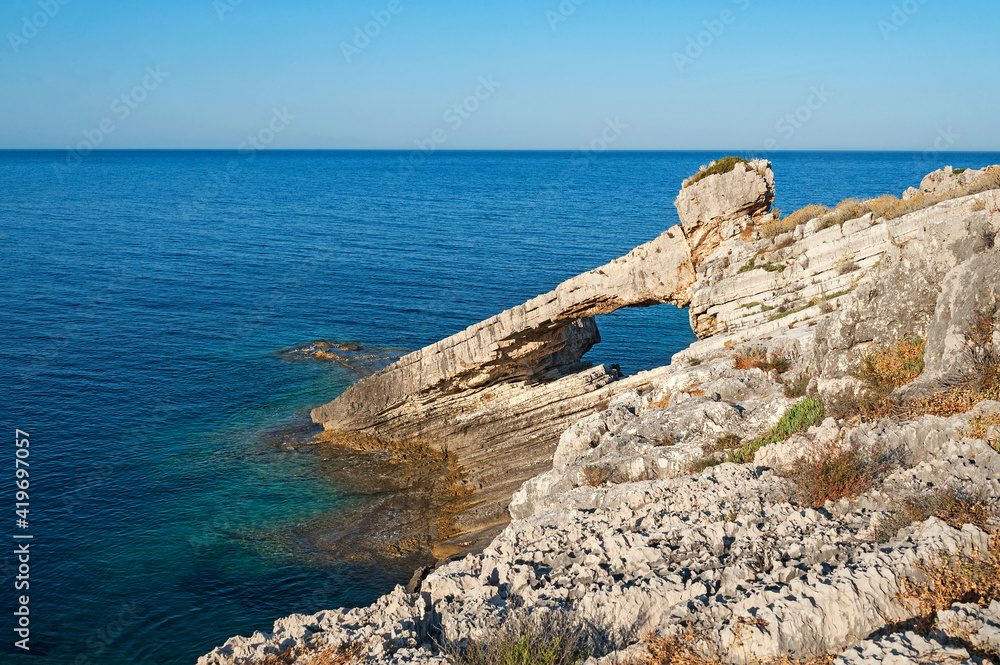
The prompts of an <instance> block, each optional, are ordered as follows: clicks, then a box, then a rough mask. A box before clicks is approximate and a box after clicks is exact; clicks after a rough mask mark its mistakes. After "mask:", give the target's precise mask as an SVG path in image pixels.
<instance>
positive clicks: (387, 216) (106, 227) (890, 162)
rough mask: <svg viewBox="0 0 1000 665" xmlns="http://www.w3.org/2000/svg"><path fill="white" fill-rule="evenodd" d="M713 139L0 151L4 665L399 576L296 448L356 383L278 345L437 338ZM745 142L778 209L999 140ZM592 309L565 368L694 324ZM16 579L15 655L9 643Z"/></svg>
mask: <svg viewBox="0 0 1000 665" xmlns="http://www.w3.org/2000/svg"><path fill="white" fill-rule="evenodd" d="M724 154H725V153H718V152H712V153H707V152H705V153H698V152H650V153H641V152H640V153H633V152H628V153H611V152H609V153H593V154H581V153H571V152H565V153H563V152H538V153H534V152H509V153H508V152H440V153H435V154H432V155H430V156H429V157H427V158H424V157H423V156H421V158H420V159H411V157H412V156H411V155H410V153H407V152H399V153H395V152H262V153H256V154H241V153H236V152H190V151H183V152H163V151H149V152H95V153H93V154H90V155H88V156H86V158H84V159H83V160H82V161H81V162H80V163H73V164H69V163H67V160H66V155H65V153H62V152H44V151H43V152H0V241H2V243H3V265H2V268H0V271H2V274H0V284H2V285H3V286H2V289H0V294H2V303H0V305H2V312H3V315H4V316H3V326H2V328H0V376H2V388H3V396H4V397H3V400H2V405H0V414H2V418H0V422H2V423H3V427H5V428H6V430H7V432H6V434H5V435H4V436H5V437H6V438H7V441H8V442H7V444H5V445H4V446H3V448H2V450H3V453H2V454H3V455H6V457H7V459H6V460H4V461H2V462H0V469H5V471H0V474H6V478H0V484H2V486H4V487H6V488H7V489H6V490H5V491H4V492H3V493H2V494H0V497H2V499H0V501H2V502H5V504H6V505H3V503H0V514H4V511H6V513H5V514H6V515H7V517H6V518H4V519H5V520H6V524H5V525H4V527H3V529H2V533H3V534H4V535H3V536H2V537H3V538H5V539H6V542H7V544H6V545H3V546H2V548H0V551H2V552H4V554H3V555H0V557H2V558H0V567H2V569H3V572H4V582H3V586H2V589H3V590H2V591H0V609H2V615H3V616H4V617H6V618H4V619H3V620H2V621H0V639H2V644H3V648H2V649H0V654H7V655H4V656H3V658H2V660H3V661H4V662H22V660H23V662H32V663H39V664H49V663H52V664H59V665H65V664H69V663H75V664H77V665H84V664H86V663H95V664H97V663H100V664H102V665H126V664H127V665H136V664H140V663H149V664H154V663H155V664H157V665H163V664H172V663H178V664H181V663H183V664H188V665H192V664H193V663H194V661H195V660H196V659H197V657H198V656H200V655H201V654H203V653H205V652H207V651H209V650H210V649H212V648H213V647H214V646H217V645H219V644H221V643H222V642H224V641H225V640H226V639H227V638H228V637H230V636H232V635H236V634H245V635H246V634H250V633H251V632H253V631H255V630H268V629H269V628H270V625H271V623H272V622H273V621H274V619H276V618H278V617H282V616H285V615H288V614H291V613H295V612H303V613H312V612H315V611H318V610H320V609H324V608H331V607H338V606H358V605H364V604H367V603H369V602H371V601H372V600H374V599H375V598H377V597H378V596H379V595H380V594H382V593H385V592H387V591H389V590H391V589H392V587H393V586H394V585H396V584H400V583H405V582H406V581H407V580H408V579H409V577H410V573H411V572H412V570H413V568H414V567H415V566H416V565H420V564H422V563H427V562H428V561H429V555H428V554H426V553H424V552H416V553H413V552H411V553H408V554H406V555H405V556H391V555H388V554H383V555H379V554H378V553H375V554H373V553H372V551H370V550H368V549H365V547H364V543H365V542H366V541H367V540H368V539H369V538H371V537H372V535H373V532H375V531H377V528H378V525H379V524H380V522H378V521H377V520H374V521H372V522H371V523H370V524H369V523H367V522H365V520H361V523H356V522H357V520H353V519H346V520H345V516H351V515H358V514H361V515H368V516H369V517H371V516H372V515H381V514H382V513H383V512H385V511H384V510H383V508H382V506H384V505H391V503H390V504H386V503H385V502H386V501H387V500H391V496H389V495H391V494H392V493H393V491H394V490H393V489H392V488H389V489H386V490H380V489H379V488H378V487H377V483H375V486H374V487H373V483H372V479H371V478H365V477H363V476H364V474H365V470H366V468H367V467H366V466H365V465H364V464H356V463H355V462H356V460H352V458H350V457H349V456H348V457H343V456H341V457H338V456H336V455H330V454H328V453H325V452H324V453H321V452H318V451H317V450H315V449H314V448H312V447H310V446H307V445H301V443H300V442H301V441H302V440H303V439H305V438H308V436H310V435H311V434H312V433H313V431H314V430H312V429H310V427H309V419H308V411H309V409H311V408H313V407H315V406H318V405H320V404H322V403H325V402H327V401H329V400H331V399H333V398H334V397H336V396H337V395H338V394H339V393H340V392H341V391H342V390H343V389H344V388H345V387H346V386H348V385H350V384H351V383H352V382H353V381H356V380H357V379H358V377H359V376H360V373H359V372H358V371H357V370H356V368H354V367H352V366H350V365H348V364H343V363H338V362H335V361H329V360H325V361H324V360H316V359H310V358H307V357H303V356H300V355H296V354H288V353H282V352H283V351H285V350H288V349H290V348H295V347H298V346H300V345H303V344H307V343H309V342H312V341H316V340H327V341H330V342H335V343H342V344H357V345H358V346H359V349H360V353H361V354H370V355H372V356H375V358H376V360H375V361H374V362H375V363H376V364H377V363H378V362H379V359H391V358H392V357H394V356H396V355H398V354H399V353H402V352H405V351H407V350H413V349H417V348H420V347H421V346H424V345H426V344H429V343H431V342H434V341H436V340H438V339H440V338H442V337H445V336H447V335H450V334H452V333H455V332H458V331H459V330H462V329H463V328H465V327H466V326H468V325H470V324H473V323H475V322H477V321H479V320H481V319H483V318H486V317H489V316H491V315H493V314H495V313H497V312H499V311H501V310H503V309H506V308H508V307H511V306H513V305H517V304H519V303H521V302H523V301H525V300H527V299H529V298H531V297H533V296H535V295H537V294H539V293H542V292H545V291H548V290H549V289H552V288H553V287H554V286H556V285H557V284H558V283H559V282H561V281H562V280H564V279H567V278H569V277H572V276H573V275H576V274H578V273H580V272H582V271H585V270H589V269H591V268H594V267H596V266H599V265H601V264H603V263H606V262H608V261H610V260H612V259H614V258H616V257H618V256H621V255H623V254H625V253H627V252H628V251H629V250H630V249H631V248H633V247H634V246H636V245H638V244H640V243H643V242H646V241H648V240H651V239H653V238H655V237H656V236H657V235H659V234H660V233H661V232H662V231H664V230H665V229H666V228H668V227H669V226H671V225H673V224H675V223H677V215H676V212H675V209H674V206H673V201H674V198H675V197H676V195H677V191H678V189H679V187H680V183H681V181H682V179H683V178H684V177H686V176H688V175H690V174H692V173H694V172H695V171H696V170H697V169H698V168H699V166H701V165H703V164H707V163H708V162H709V161H710V160H711V159H713V158H715V157H720V156H723V155H724ZM769 158H770V159H772V161H773V162H774V170H775V173H776V180H777V202H776V205H777V206H778V207H780V208H781V209H783V210H784V211H785V212H786V213H788V212H791V211H793V210H795V209H797V208H799V207H801V206H803V205H805V204H807V203H825V204H828V205H829V204H835V203H837V202H838V201H840V200H841V199H844V198H847V197H850V196H858V197H867V196H877V195H880V194H883V193H886V192H891V193H895V194H897V195H898V194H899V193H900V192H901V191H902V190H904V189H905V188H906V187H909V186H912V185H917V184H918V183H919V182H920V179H921V177H922V176H923V175H924V174H926V173H927V172H929V171H932V170H934V169H936V168H939V167H940V166H943V165H944V164H953V165H954V166H956V167H959V166H965V167H980V166H984V165H987V164H992V163H998V162H1000V153H992V154H985V153H975V154H968V153H966V154H962V153H946V154H928V153H859V152H851V153H827V152H823V153H783V152H781V153H773V154H771V155H769ZM598 325H599V327H600V330H601V335H602V337H603V340H604V341H603V343H602V344H600V345H599V346H597V347H595V348H594V350H593V351H591V353H590V354H589V355H588V358H589V359H590V360H592V361H593V362H595V363H599V362H607V363H617V364H619V365H621V367H622V370H623V371H624V372H626V373H633V372H636V371H639V370H642V369H647V368H651V367H655V366H658V365H662V364H665V363H667V362H668V361H669V359H670V357H671V355H672V354H673V353H675V352H677V351H679V350H681V349H682V348H684V347H685V346H686V345H687V344H689V343H690V342H691V341H693V336H692V334H691V332H690V328H689V326H688V320H687V313H686V312H685V311H682V310H678V309H676V308H674V307H671V306H667V305H664V306H661V307H654V308H648V309H642V310H634V311H625V312H618V313H615V314H611V315H608V316H603V317H601V318H600V319H599V320H598ZM384 361H385V360H382V362H384ZM16 429H20V430H22V431H24V432H27V433H28V435H29V440H30V448H29V450H30V455H29V457H28V458H27V461H28V462H29V464H30V467H29V471H30V491H29V500H28V503H29V504H30V506H29V510H30V513H28V514H27V518H28V519H27V522H28V526H27V527H26V528H23V529H21V528H18V527H17V526H16V523H15V520H16V519H18V516H16V515H15V512H14V511H15V505H14V504H15V495H14V491H15V487H14V482H15V477H14V473H15V471H14V459H15V450H16V448H15V445H14V439H15V430H16ZM366 509H367V511H368V512H365V510H366ZM387 510H388V509H387ZM359 511H360V512H359ZM14 535H31V536H32V539H31V540H30V541H26V540H22V541H15V540H14V538H13V536H14ZM18 542H30V564H29V566H30V573H29V575H28V577H29V580H28V581H29V583H30V590H29V591H15V590H14V584H15V581H16V578H15V576H16V575H18V572H17V569H16V565H17V562H16V561H15V557H14V556H13V551H14V548H15V546H16V543H18ZM22 594H24V595H29V599H30V602H29V606H30V631H31V633H30V646H31V651H30V654H31V655H32V656H34V658H30V657H17V656H16V655H15V656H11V655H10V654H19V653H21V652H20V651H19V650H18V649H16V648H14V646H13V642H14V640H15V639H16V636H15V633H14V627H15V623H14V618H13V616H12V614H13V612H14V610H15V609H16V608H17V606H18V605H17V604H15V598H16V596H18V595H22Z"/></svg>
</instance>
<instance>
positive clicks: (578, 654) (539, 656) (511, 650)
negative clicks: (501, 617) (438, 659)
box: [444, 611, 589, 665]
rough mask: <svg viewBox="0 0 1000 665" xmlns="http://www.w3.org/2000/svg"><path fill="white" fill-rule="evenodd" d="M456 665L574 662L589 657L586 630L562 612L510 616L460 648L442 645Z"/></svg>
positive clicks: (559, 664) (563, 664) (569, 664)
mask: <svg viewBox="0 0 1000 665" xmlns="http://www.w3.org/2000/svg"><path fill="white" fill-rule="evenodd" d="M444 651H445V653H446V654H447V655H448V656H449V657H450V659H451V660H452V661H453V662H455V663H457V664H458V665H577V664H578V663H582V662H583V661H585V660H586V659H587V658H588V657H589V653H588V650H587V639H586V633H585V631H584V630H583V629H582V628H580V627H578V626H577V625H576V624H574V623H572V621H571V619H570V617H569V616H568V615H566V614H564V613H557V612H552V611H550V612H545V613H544V614H541V616H531V615H528V614H526V613H524V612H523V611H519V612H517V613H516V614H514V615H512V616H511V617H509V618H508V619H507V620H506V621H504V623H503V624H501V625H500V626H499V627H498V628H497V629H496V630H495V631H494V632H493V634H491V635H489V636H488V637H486V638H485V639H483V640H479V641H474V642H471V643H470V644H468V645H467V646H465V647H464V648H460V647H459V646H458V645H454V644H451V645H445V647H444Z"/></svg>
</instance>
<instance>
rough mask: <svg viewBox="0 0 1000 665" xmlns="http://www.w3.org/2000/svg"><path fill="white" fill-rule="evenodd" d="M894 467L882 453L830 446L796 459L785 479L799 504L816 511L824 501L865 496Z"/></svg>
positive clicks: (880, 451) (860, 447)
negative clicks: (796, 495)
mask: <svg viewBox="0 0 1000 665" xmlns="http://www.w3.org/2000/svg"><path fill="white" fill-rule="evenodd" d="M896 465H897V463H896V462H895V460H893V459H892V457H891V456H890V455H889V454H888V453H886V451H885V450H882V449H870V448H866V447H864V446H860V445H848V446H841V445H840V444H839V443H833V444H831V445H827V446H823V447H816V448H814V449H813V450H812V451H811V452H810V453H808V454H806V455H803V456H802V457H800V458H798V459H797V460H795V462H793V463H792V465H791V467H790V468H789V469H787V470H786V471H785V475H786V476H787V477H788V479H789V480H791V481H792V483H793V484H794V485H795V487H796V488H797V490H798V494H799V498H800V500H801V501H803V502H804V503H807V504H809V505H810V506H812V507H813V508H819V507H821V506H822V505H823V504H824V503H826V502H827V501H837V500H839V499H842V498H845V497H846V498H849V499H853V498H854V497H856V496H857V495H858V494H862V493H863V492H866V491H867V490H869V489H870V488H871V487H872V486H873V485H874V484H875V483H876V482H877V481H878V480H879V479H880V478H882V477H883V476H884V475H885V474H886V473H888V472H889V471H890V470H891V469H893V468H895V466H896Z"/></svg>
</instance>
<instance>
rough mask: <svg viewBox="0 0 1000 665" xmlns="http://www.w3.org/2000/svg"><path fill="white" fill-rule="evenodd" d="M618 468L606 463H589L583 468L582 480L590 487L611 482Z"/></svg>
mask: <svg viewBox="0 0 1000 665" xmlns="http://www.w3.org/2000/svg"><path fill="white" fill-rule="evenodd" d="M617 474H618V470H617V469H615V468H614V467H612V466H608V465H606V464H602V465H591V466H586V467H584V468H583V482H584V483H585V484H587V485H590V486H591V487H600V486H602V485H604V484H605V483H609V482H612V480H613V479H614V478H615V476H616V475H617Z"/></svg>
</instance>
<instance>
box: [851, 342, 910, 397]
mask: <svg viewBox="0 0 1000 665" xmlns="http://www.w3.org/2000/svg"><path fill="white" fill-rule="evenodd" d="M926 347H927V343H926V342H924V340H922V339H920V338H919V337H915V338H913V339H904V340H900V341H899V342H896V343H895V344H893V345H891V346H889V347H887V348H885V349H877V350H876V351H874V352H872V353H869V354H868V355H866V356H865V357H863V358H862V359H861V367H860V368H859V369H857V370H856V371H855V372H854V376H855V378H858V379H861V380H862V381H864V382H865V384H866V385H868V386H871V387H872V388H876V389H878V390H888V391H892V390H895V389H896V388H899V387H900V386H904V385H906V384H907V383H910V382H911V381H913V380H914V379H915V378H917V377H918V376H920V374H921V372H923V371H924V350H925V349H926Z"/></svg>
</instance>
